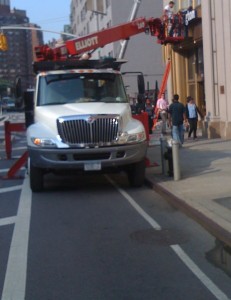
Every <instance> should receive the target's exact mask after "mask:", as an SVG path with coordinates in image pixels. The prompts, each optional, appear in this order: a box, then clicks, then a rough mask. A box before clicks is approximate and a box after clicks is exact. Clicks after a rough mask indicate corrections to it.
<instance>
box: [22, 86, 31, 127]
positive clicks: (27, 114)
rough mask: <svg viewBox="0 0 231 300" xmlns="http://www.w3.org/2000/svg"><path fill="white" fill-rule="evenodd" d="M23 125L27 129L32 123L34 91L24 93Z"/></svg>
mask: <svg viewBox="0 0 231 300" xmlns="http://www.w3.org/2000/svg"><path fill="white" fill-rule="evenodd" d="M23 98H24V107H25V124H26V128H28V127H29V126H30V125H31V124H33V123H34V90H28V91H26V92H24V97H23Z"/></svg>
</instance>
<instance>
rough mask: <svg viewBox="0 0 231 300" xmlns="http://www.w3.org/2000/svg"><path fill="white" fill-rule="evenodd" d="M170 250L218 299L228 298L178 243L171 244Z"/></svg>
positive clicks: (227, 299) (224, 299) (225, 299)
mask: <svg viewBox="0 0 231 300" xmlns="http://www.w3.org/2000/svg"><path fill="white" fill-rule="evenodd" d="M171 248H172V250H173V251H174V252H175V253H176V255H177V256H178V257H179V258H180V259H181V260H182V261H183V263H184V264H185V265H186V266H187V267H188V268H189V269H190V270H191V271H192V272H193V274H194V275H195V276H196V277H197V278H198V279H199V280H200V281H201V282H202V283H203V284H204V286H206V287H207V289H208V290H209V291H210V292H211V293H212V294H213V295H214V296H215V297H216V298H217V299H219V300H229V299H230V298H228V297H227V296H226V295H225V294H224V293H223V292H222V291H221V290H220V289H219V288H218V287H217V286H216V285H215V284H214V283H213V282H212V280H210V279H209V278H208V277H207V276H206V275H205V273H203V272H202V271H201V270H200V269H199V267H198V266H197V265H196V264H195V263H194V262H193V261H192V260H191V258H190V257H189V256H188V255H187V254H186V253H185V252H184V250H183V249H182V248H181V247H180V246H179V245H172V246H171Z"/></svg>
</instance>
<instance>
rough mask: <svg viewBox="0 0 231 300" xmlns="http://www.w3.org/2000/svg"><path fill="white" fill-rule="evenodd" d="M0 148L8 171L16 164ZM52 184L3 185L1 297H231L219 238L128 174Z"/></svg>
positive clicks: (18, 143)
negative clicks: (214, 257) (135, 184)
mask: <svg viewBox="0 0 231 300" xmlns="http://www.w3.org/2000/svg"><path fill="white" fill-rule="evenodd" d="M24 142H25V140H24V138H23V136H20V135H19V136H16V139H15V141H14V152H13V160H15V159H16V157H18V156H19V155H20V153H22V152H23V149H22V148H23V143H24ZM0 150H1V152H0V155H1V160H0V168H1V174H0V175H3V174H4V173H5V171H4V170H7V168H9V167H10V165H12V162H13V160H11V161H6V160H5V159H4V151H3V150H4V149H3V147H2V149H0ZM24 173H25V171H21V174H24ZM46 182H47V184H46V188H45V191H44V192H43V193H40V194H32V193H31V191H30V189H29V188H28V178H27V176H26V177H25V179H14V180H3V179H1V181H0V295H1V294H2V297H1V299H2V300H22V299H26V300H41V299H43V300H59V299H60V300H61V299H62V300H63V299H65V300H75V299H80V300H85V299H86V300H91V299H92V300H93V299H94V300H104V299H105V300H106V299H107V300H108V299H116V300H119V299H122V300H125V299H126V300H127V299H128V300H134V299H142V300H143V299H144V300H146V299H147V300H149V299H155V300H158V299H161V300H162V299H164V300H167V299H171V300H172V299H177V300H178V299H182V300H185V299H187V300H188V299H189V300H190V299H193V300H195V299H196V300H197V299H198V300H199V299H203V300H204V299H206V300H207V299H209V300H210V299H222V300H223V299H224V300H225V299H229V298H230V299H231V279H230V277H229V275H228V272H227V273H226V272H225V271H224V270H222V269H221V268H218V267H217V266H215V265H214V264H213V263H212V262H211V260H209V257H211V253H213V251H214V249H216V245H215V239H214V238H213V237H212V236H211V235H209V234H208V233H207V232H206V231H205V230H204V229H203V228H201V227H200V226H199V225H198V224H196V223H195V222H193V221H192V220H190V219H189V218H188V217H187V216H185V215H183V214H182V213H181V212H179V211H177V210H176V209H174V208H173V207H171V206H170V205H169V204H168V203H167V202H166V201H165V200H164V199H163V198H162V197H161V196H159V195H158V194H156V193H155V191H153V190H150V189H149V188H148V187H145V186H144V187H143V188H140V189H132V188H130V187H129V185H128V182H127V178H126V176H125V175H123V174H120V175H109V176H108V175H107V176H104V175H88V176H76V177H73V176H71V177H68V176H62V177H54V176H48V177H47V180H46Z"/></svg>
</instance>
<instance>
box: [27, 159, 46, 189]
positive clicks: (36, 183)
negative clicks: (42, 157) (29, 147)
mask: <svg viewBox="0 0 231 300" xmlns="http://www.w3.org/2000/svg"><path fill="white" fill-rule="evenodd" d="M29 175H30V188H31V190H32V192H34V193H39V192H41V191H42V190H43V170H42V169H41V168H37V167H35V166H33V165H32V164H31V163H30V167H29Z"/></svg>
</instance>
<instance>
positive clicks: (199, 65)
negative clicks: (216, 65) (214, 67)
mask: <svg viewBox="0 0 231 300" xmlns="http://www.w3.org/2000/svg"><path fill="white" fill-rule="evenodd" d="M197 76H198V79H199V80H203V78H204V55H203V47H199V48H198V49H197Z"/></svg>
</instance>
